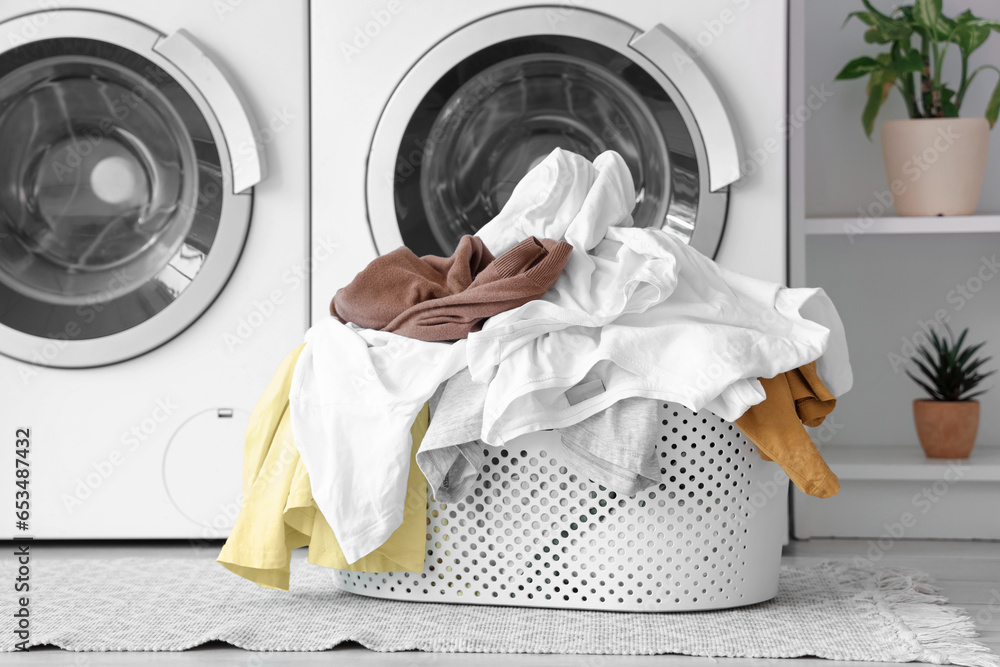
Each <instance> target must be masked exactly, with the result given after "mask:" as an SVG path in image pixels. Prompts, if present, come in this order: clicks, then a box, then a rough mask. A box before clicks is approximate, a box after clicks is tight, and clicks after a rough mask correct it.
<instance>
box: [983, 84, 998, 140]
mask: <svg viewBox="0 0 1000 667" xmlns="http://www.w3.org/2000/svg"><path fill="white" fill-rule="evenodd" d="M997 116H1000V81H998V82H997V85H996V88H994V89H993V94H992V95H991V96H990V101H989V104H987V105H986V120H988V121H989V122H990V127H991V128H992V127H993V126H994V125H996V124H997Z"/></svg>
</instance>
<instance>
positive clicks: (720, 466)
mask: <svg viewBox="0 0 1000 667" xmlns="http://www.w3.org/2000/svg"><path fill="white" fill-rule="evenodd" d="M659 416H660V421H661V423H662V425H661V427H660V428H661V431H660V435H661V437H660V441H659V442H657V443H656V448H657V455H658V457H659V459H660V461H661V474H662V483H661V484H660V485H659V486H658V487H654V488H651V489H649V490H647V491H643V492H641V493H638V494H636V495H634V496H629V497H625V496H621V495H619V494H616V493H615V492H614V491H610V490H607V489H605V488H604V487H602V486H600V485H598V484H597V483H595V482H592V481H589V480H587V479H584V478H581V477H580V476H578V475H577V474H575V473H574V471H573V470H571V469H569V468H568V467H567V466H566V465H564V464H563V462H564V461H565V460H566V457H565V454H564V452H565V450H564V449H563V447H562V444H561V442H560V440H559V436H558V434H557V433H554V432H545V433H535V434H531V435H527V436H522V437H520V438H517V439H515V440H513V441H511V442H510V443H509V446H507V447H503V448H498V447H497V448H495V447H488V448H486V454H487V457H488V459H487V463H486V465H484V466H483V469H482V474H481V475H480V478H479V480H478V481H477V482H476V485H475V487H474V489H473V491H472V492H471V493H470V494H469V495H468V496H467V497H466V498H465V500H464V501H463V502H458V503H451V504H444V503H438V502H435V501H434V500H433V498H431V499H430V500H429V502H428V504H427V553H426V559H425V565H424V571H423V572H421V573H411V572H396V573H384V574H369V573H356V572H345V571H340V570H334V571H332V575H333V580H334V582H335V584H336V586H337V587H338V588H341V589H343V590H345V591H350V592H353V593H358V594H361V595H368V596H372V597H380V598H389V599H394V600H412V601H424V602H452V603H462V604H493V605H513V606H524V607H557V608H564V609H595V610H605V611H606V610H616V611H691V610H704V609H720V608H726V607H737V606H741V605H748V604H753V603H756V602H762V601H764V600H768V599H770V598H772V597H774V595H775V593H776V592H777V588H778V571H779V569H780V558H781V546H782V542H783V535H784V529H785V516H786V511H787V510H786V497H787V488H788V486H787V484H788V478H787V477H786V476H785V475H784V474H783V473H782V472H781V470H780V468H778V466H777V465H776V464H774V463H770V462H765V461H763V460H761V458H760V456H759V454H758V453H757V448H756V447H755V446H754V445H753V444H752V443H751V442H749V441H748V440H747V439H746V437H745V436H744V435H743V434H742V433H741V432H740V431H739V429H738V428H737V427H736V426H735V425H733V424H731V423H729V422H727V421H725V420H722V419H720V418H719V417H717V416H715V415H713V414H711V413H709V412H698V413H694V412H691V411H690V410H687V409H686V408H683V407H680V406H676V405H673V404H663V405H662V407H661V410H660V415H659Z"/></svg>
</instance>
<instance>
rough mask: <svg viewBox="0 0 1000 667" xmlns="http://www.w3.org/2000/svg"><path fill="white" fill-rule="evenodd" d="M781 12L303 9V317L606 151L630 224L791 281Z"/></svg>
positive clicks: (435, 6) (675, 6)
mask: <svg viewBox="0 0 1000 667" xmlns="http://www.w3.org/2000/svg"><path fill="white" fill-rule="evenodd" d="M786 23H787V6H786V0H755V1H754V2H751V1H750V0H699V1H698V2H692V1H689V0H670V1H663V0H634V1H631V2H617V1H613V0H592V1H586V2H584V1H583V0H571V1H569V2H562V3H560V4H538V3H537V2H531V1H530V0H482V1H478V2H462V1H461V0H427V1H423V2H405V1H404V0H366V1H363V2H351V3H333V2H317V1H314V2H313V3H312V7H311V31H312V64H311V78H312V112H313V118H314V123H313V129H312V146H313V149H312V178H313V184H314V187H313V198H312V214H313V227H312V244H313V247H314V248H315V249H326V250H327V251H329V252H331V253H332V255H333V257H334V260H333V261H330V262H328V263H325V264H323V265H322V266H319V267H317V270H316V271H315V272H314V274H313V299H312V306H311V309H312V317H313V321H316V320H318V319H319V318H322V317H328V316H329V313H328V308H329V302H330V298H331V296H332V295H333V294H334V292H335V291H336V290H337V289H338V288H339V287H341V286H343V285H344V284H346V283H347V282H349V281H350V280H351V278H353V276H354V275H355V274H356V273H357V272H358V271H359V270H360V269H362V268H363V267H364V266H365V264H366V263H367V262H369V261H371V259H372V258H374V257H375V256H377V255H378V254H382V253H385V252H387V251H390V250H392V249H394V248H396V247H399V246H401V245H406V246H408V247H410V248H411V249H413V250H414V251H415V252H416V253H417V254H438V255H441V254H445V255H447V254H450V252H451V251H452V249H453V248H454V247H455V244H456V242H457V240H458V239H459V238H460V237H461V236H462V235H463V234H471V233H474V232H475V231H476V230H477V229H478V228H479V227H481V226H482V225H483V224H485V223H486V222H487V221H488V220H490V219H491V218H492V217H493V216H495V215H496V214H497V212H498V211H499V210H500V209H501V208H502V206H503V204H504V203H505V202H506V200H507V198H508V197H509V195H510V192H511V190H512V188H513V187H514V185H515V184H516V183H517V182H518V180H519V179H520V178H521V177H522V176H523V175H524V174H525V173H526V172H527V171H528V170H529V169H530V168H531V167H532V166H534V165H535V164H537V163H538V162H539V161H540V160H541V159H542V158H543V157H544V156H545V155H547V154H548V153H549V152H550V151H551V150H552V149H553V148H555V147H561V148H564V149H568V150H572V151H575V152H577V153H581V154H583V155H585V156H587V157H588V158H591V159H592V158H594V157H595V156H596V155H598V154H599V153H600V152H602V151H604V150H609V149H612V150H616V151H618V152H619V153H620V154H621V155H622V156H623V157H624V159H625V162H626V163H627V164H628V165H629V167H630V169H631V170H632V174H633V178H634V180H635V185H636V192H637V193H638V196H637V203H636V207H635V210H634V211H633V218H634V220H635V224H636V225H642V226H653V227H661V228H666V229H670V230H673V231H674V232H676V233H678V234H680V235H681V236H683V237H684V238H685V239H687V240H688V241H689V242H690V243H691V244H693V245H694V246H695V247H697V248H698V249H700V250H701V251H702V252H704V253H705V254H707V255H709V256H711V257H714V258H716V259H717V260H718V261H719V262H720V263H721V264H722V265H724V266H727V267H729V268H732V269H734V270H737V271H741V272H743V273H746V274H749V275H752V276H756V277H759V278H763V279H768V280H772V281H775V282H784V281H785V272H786V212H785V208H786V196H785V195H786V185H785V181H786V150H785V147H786V134H787V132H786V123H785V122H784V119H785V116H786V105H787V94H786V72H787V61H786V43H787V39H786V37H787V28H786Z"/></svg>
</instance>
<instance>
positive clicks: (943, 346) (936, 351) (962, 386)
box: [906, 326, 996, 401]
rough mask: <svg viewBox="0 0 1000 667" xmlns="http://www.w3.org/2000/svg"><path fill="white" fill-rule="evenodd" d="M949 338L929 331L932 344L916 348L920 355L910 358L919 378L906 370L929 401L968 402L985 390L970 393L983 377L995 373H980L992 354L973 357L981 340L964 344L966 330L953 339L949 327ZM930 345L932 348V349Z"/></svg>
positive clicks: (981, 344)
mask: <svg viewBox="0 0 1000 667" xmlns="http://www.w3.org/2000/svg"><path fill="white" fill-rule="evenodd" d="M946 328H947V329H948V337H947V338H944V337H942V336H938V335H937V333H936V332H934V331H931V332H930V337H931V343H932V345H931V346H927V345H921V346H920V347H918V348H917V352H918V353H919V356H917V357H913V358H912V359H911V361H912V362H913V363H914V364H916V366H917V368H919V369H920V371H921V372H922V373H923V375H924V379H923V380H922V379H920V378H918V377H916V376H915V375H913V374H912V373H910V371H906V374H907V375H908V376H910V379H911V380H913V381H914V382H916V383H917V384H918V385H920V386H921V387H923V389H924V391H926V392H927V393H928V394H929V395H930V397H931V400H934V401H971V400H972V399H973V398H975V397H977V396H980V395H981V394H984V393H986V390H981V391H977V392H974V393H969V392H972V390H973V389H975V388H976V387H978V386H979V383H980V382H982V381H983V380H984V379H985V378H987V377H989V376H990V375H993V374H994V373H996V371H995V370H993V371H989V372H986V373H982V372H980V368H981V367H982V365H983V364H985V363H986V362H987V361H989V360H990V359H992V357H986V358H985V359H983V358H981V357H977V358H973V356H974V355H975V354H976V352H978V351H979V348H981V347H982V346H983V343H977V344H976V345H970V346H968V347H963V345H964V343H965V336H966V334H968V333H969V330H968V329H965V331H963V332H962V335H960V336H959V337H958V340H957V341H956V340H955V335H954V333H952V330H951V328H950V327H947V326H946ZM931 348H933V349H931Z"/></svg>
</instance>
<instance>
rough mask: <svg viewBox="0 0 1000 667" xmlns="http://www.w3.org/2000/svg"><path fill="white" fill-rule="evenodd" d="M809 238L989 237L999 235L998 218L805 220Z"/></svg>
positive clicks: (982, 216)
mask: <svg viewBox="0 0 1000 667" xmlns="http://www.w3.org/2000/svg"><path fill="white" fill-rule="evenodd" d="M805 231H806V234H807V235H809V236H851V237H857V236H865V235H868V234H990V233H1000V215H965V216H953V217H934V218H870V217H862V216H854V217H851V218H806V224H805Z"/></svg>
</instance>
